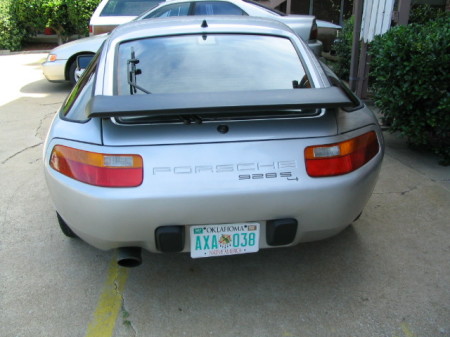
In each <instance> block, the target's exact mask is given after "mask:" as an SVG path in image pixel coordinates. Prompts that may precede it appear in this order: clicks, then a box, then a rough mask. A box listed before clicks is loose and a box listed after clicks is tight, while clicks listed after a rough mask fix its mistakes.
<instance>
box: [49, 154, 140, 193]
mask: <svg viewBox="0 0 450 337" xmlns="http://www.w3.org/2000/svg"><path fill="white" fill-rule="evenodd" d="M50 167H51V168H53V169H54V170H56V171H58V172H60V173H62V174H64V175H66V176H68V177H70V178H73V179H75V180H78V181H81V182H83V183H86V184H90V185H95V186H102V187H136V186H139V185H140V184H142V180H143V176H144V172H143V162H142V157H141V156H139V155H135V154H102V153H95V152H88V151H82V150H78V149H74V148H71V147H67V146H62V145H56V146H55V147H54V148H53V151H52V154H51V156H50Z"/></svg>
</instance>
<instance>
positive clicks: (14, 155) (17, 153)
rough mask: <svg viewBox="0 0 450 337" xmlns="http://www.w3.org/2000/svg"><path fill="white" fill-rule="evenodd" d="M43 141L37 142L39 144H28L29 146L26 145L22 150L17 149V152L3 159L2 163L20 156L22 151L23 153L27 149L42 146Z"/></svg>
mask: <svg viewBox="0 0 450 337" xmlns="http://www.w3.org/2000/svg"><path fill="white" fill-rule="evenodd" d="M42 143H43V142H39V143H37V144H34V145H31V146H28V147H26V148H24V149H22V150H20V151H17V152H16V153H14V154H12V155H10V156H9V157H8V158H6V159H5V160H3V161H2V164H6V163H7V162H8V161H10V160H11V159H13V158H14V157H16V156H18V155H19V154H21V153H23V152H25V151H28V150H31V149H34V148H35V147H38V146H41V145H42Z"/></svg>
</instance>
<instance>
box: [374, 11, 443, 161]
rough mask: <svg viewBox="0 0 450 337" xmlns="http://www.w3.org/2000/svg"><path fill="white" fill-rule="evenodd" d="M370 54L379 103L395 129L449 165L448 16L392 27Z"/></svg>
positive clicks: (377, 101)
mask: <svg viewBox="0 0 450 337" xmlns="http://www.w3.org/2000/svg"><path fill="white" fill-rule="evenodd" d="M370 53H371V55H372V61H371V64H370V66H371V76H372V77H373V83H372V90H373V93H374V99H375V103H376V105H377V106H378V107H379V108H380V110H381V112H382V113H383V115H384V118H385V119H386V120H388V121H389V122H390V123H391V131H393V132H394V131H399V132H401V134H403V135H404V136H406V137H407V139H408V141H409V143H410V144H411V145H413V146H415V147H419V148H429V149H432V150H433V151H434V152H435V153H437V154H438V155H439V156H440V158H441V161H442V163H443V164H447V165H448V164H450V91H449V84H450V15H448V14H447V15H445V16H442V17H440V18H438V19H436V20H434V21H429V22H428V23H426V24H421V25H419V24H411V25H408V26H397V27H394V28H392V29H391V30H390V31H389V32H387V33H386V34H384V35H382V36H378V37H376V38H375V40H374V41H373V43H372V45H371V49H370Z"/></svg>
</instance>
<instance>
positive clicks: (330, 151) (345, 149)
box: [305, 131, 380, 177]
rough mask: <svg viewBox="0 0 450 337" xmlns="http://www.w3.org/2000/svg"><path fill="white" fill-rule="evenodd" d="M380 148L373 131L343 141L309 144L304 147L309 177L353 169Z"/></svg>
mask: <svg viewBox="0 0 450 337" xmlns="http://www.w3.org/2000/svg"><path fill="white" fill-rule="evenodd" d="M379 149H380V145H379V144H378V139H377V135H376V133H375V132H374V131H371V132H368V133H366V134H364V135H362V136H359V137H356V138H353V139H350V140H347V141H345V142H341V143H337V144H329V145H317V146H309V147H307V148H306V149H305V163H306V172H307V173H308V175H309V176H310V177H330V176H337V175H342V174H347V173H350V172H353V171H355V170H356V169H358V168H360V167H361V166H363V165H364V164H366V163H367V162H368V161H369V160H370V159H372V158H373V157H375V155H376V154H377V153H378V151H379Z"/></svg>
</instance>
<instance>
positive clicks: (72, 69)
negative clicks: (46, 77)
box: [69, 61, 78, 85]
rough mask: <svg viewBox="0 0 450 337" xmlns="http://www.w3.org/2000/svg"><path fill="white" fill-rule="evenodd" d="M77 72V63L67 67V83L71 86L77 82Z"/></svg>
mask: <svg viewBox="0 0 450 337" xmlns="http://www.w3.org/2000/svg"><path fill="white" fill-rule="evenodd" d="M76 71H77V62H76V61H73V62H72V64H71V65H70V67H69V81H70V83H71V84H72V85H75V83H77V81H78V77H77V76H76V75H75V73H76Z"/></svg>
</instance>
